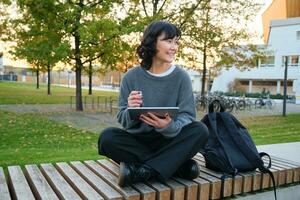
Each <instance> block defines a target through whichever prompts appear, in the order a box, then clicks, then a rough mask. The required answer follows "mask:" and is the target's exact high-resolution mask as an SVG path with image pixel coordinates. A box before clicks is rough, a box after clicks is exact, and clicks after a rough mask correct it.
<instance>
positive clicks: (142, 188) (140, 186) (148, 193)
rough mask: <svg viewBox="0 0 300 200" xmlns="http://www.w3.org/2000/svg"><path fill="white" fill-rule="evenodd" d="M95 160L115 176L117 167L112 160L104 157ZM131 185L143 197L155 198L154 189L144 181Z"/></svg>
mask: <svg viewBox="0 0 300 200" xmlns="http://www.w3.org/2000/svg"><path fill="white" fill-rule="evenodd" d="M97 162H98V163H99V164H100V165H101V166H102V167H104V168H105V169H106V170H108V171H110V172H111V173H112V174H114V175H115V176H118V175H119V167H117V166H116V165H114V164H113V163H112V162H110V161H108V160H105V159H103V160H97ZM132 187H133V188H135V189H136V190H137V191H139V192H140V193H141V194H142V197H143V199H153V200H154V199H155V190H153V189H152V188H150V187H149V186H148V185H146V184H144V183H135V184H132Z"/></svg>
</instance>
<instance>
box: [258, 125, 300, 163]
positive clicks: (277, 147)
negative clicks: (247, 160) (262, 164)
mask: <svg viewBox="0 0 300 200" xmlns="http://www.w3.org/2000/svg"><path fill="white" fill-rule="evenodd" d="M299 123H300V122H299ZM299 131H300V130H299ZM299 134H300V133H299ZM257 149H258V151H259V152H261V151H263V152H266V153H268V154H271V155H274V156H278V157H281V158H284V159H287V160H292V161H295V162H297V163H299V165H300V142H291V143H280V144H268V145H260V146H257Z"/></svg>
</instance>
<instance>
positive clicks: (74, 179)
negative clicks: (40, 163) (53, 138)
mask: <svg viewBox="0 0 300 200" xmlns="http://www.w3.org/2000/svg"><path fill="white" fill-rule="evenodd" d="M56 167H57V169H58V171H59V172H60V173H61V174H62V175H63V177H64V178H65V179H66V180H67V181H68V182H69V184H70V185H71V186H72V187H73V188H74V189H75V190H76V192H78V193H79V195H80V196H81V197H82V198H87V199H103V197H102V196H101V195H100V194H99V193H97V192H96V191H95V190H94V189H93V188H92V187H91V186H90V185H89V184H88V183H87V182H85V180H84V179H83V178H81V177H80V176H79V175H78V174H77V173H76V172H75V171H74V170H73V169H72V168H71V167H70V166H69V165H68V164H67V163H65V162H60V163H56Z"/></svg>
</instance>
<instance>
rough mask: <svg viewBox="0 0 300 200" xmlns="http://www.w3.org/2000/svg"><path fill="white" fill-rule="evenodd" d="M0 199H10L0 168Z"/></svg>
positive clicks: (0, 168)
mask: <svg viewBox="0 0 300 200" xmlns="http://www.w3.org/2000/svg"><path fill="white" fill-rule="evenodd" d="M0 199H3V200H10V199H11V198H10V195H9V191H8V186H7V183H6V179H5V176H4V171H3V168H2V167H0Z"/></svg>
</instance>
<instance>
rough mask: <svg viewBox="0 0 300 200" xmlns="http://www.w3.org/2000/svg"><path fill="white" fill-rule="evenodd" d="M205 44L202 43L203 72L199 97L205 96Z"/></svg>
mask: <svg viewBox="0 0 300 200" xmlns="http://www.w3.org/2000/svg"><path fill="white" fill-rule="evenodd" d="M206 53H207V52H206V43H204V48H203V72H202V86H201V96H204V94H205V82H206V58H207V55H206Z"/></svg>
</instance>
